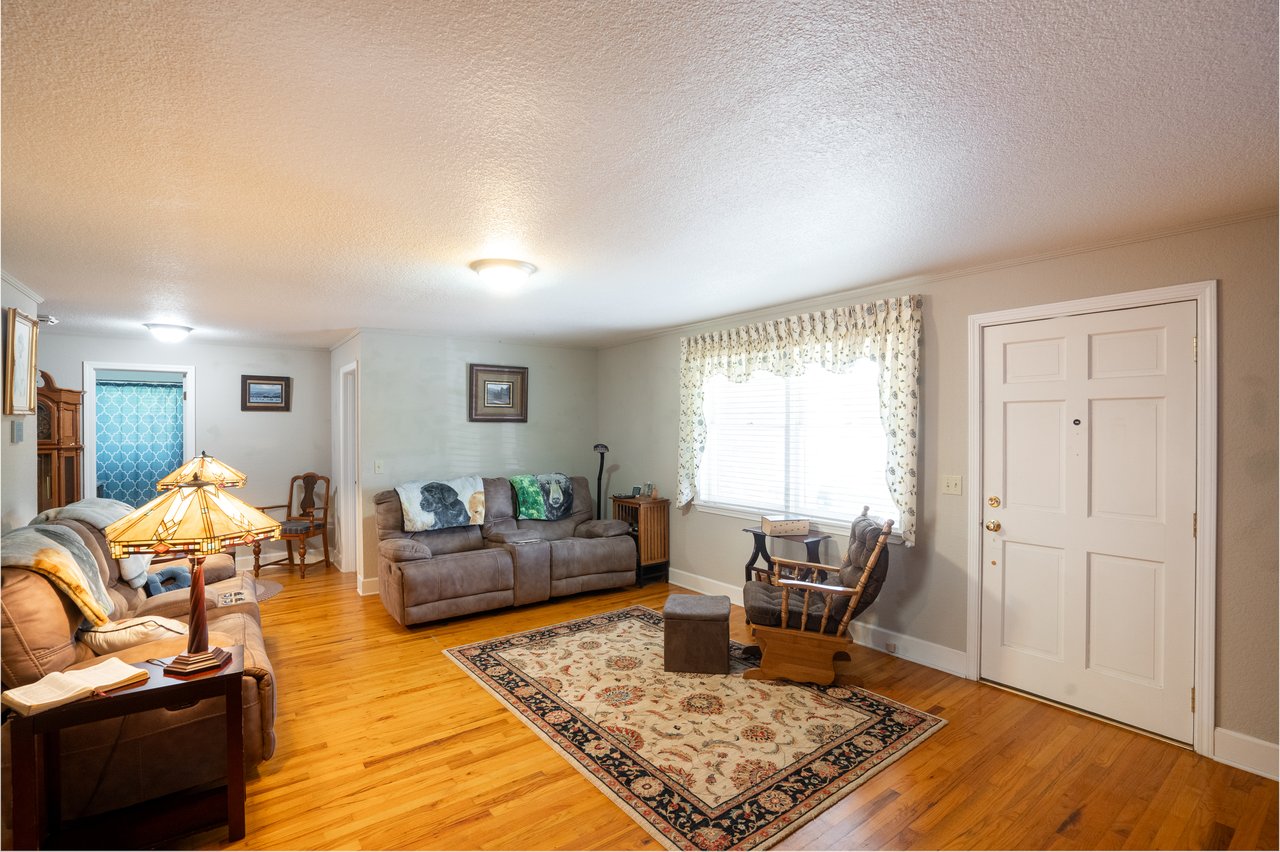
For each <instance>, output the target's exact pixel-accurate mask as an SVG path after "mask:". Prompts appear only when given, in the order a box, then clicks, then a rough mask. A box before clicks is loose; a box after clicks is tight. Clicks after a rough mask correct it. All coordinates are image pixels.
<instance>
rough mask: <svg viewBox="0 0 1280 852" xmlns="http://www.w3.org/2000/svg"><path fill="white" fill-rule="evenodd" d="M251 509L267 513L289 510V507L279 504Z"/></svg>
mask: <svg viewBox="0 0 1280 852" xmlns="http://www.w3.org/2000/svg"><path fill="white" fill-rule="evenodd" d="M253 508H255V509H257V510H258V511H259V512H265V511H267V510H268V509H287V508H289V507H288V506H287V505H285V504H284V503H280V504H278V505H275V506H254V507H253Z"/></svg>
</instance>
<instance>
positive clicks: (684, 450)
mask: <svg viewBox="0 0 1280 852" xmlns="http://www.w3.org/2000/svg"><path fill="white" fill-rule="evenodd" d="M923 301H924V300H923V298H922V297H921V296H901V297H899V298H895V299H881V300H879V301H876V302H868V303H867V304H863V305H852V306H849V307H839V308H831V309H829V310H825V311H819V312H816V313H811V314H800V315H798V316H791V317H786V318H783V319H777V320H771V321H769V322H760V323H753V324H751V325H743V326H739V327H737V328H732V329H728V330H725V331H714V332H710V333H708V334H702V335H698V336H696V337H685V338H681V340H680V446H679V459H678V463H677V479H678V481H677V494H676V502H677V503H678V504H679V505H687V504H688V503H690V502H692V501H693V499H694V498H695V497H697V489H698V485H697V483H698V465H699V464H700V463H701V460H702V451H703V449H704V448H705V447H706V443H707V424H706V420H705V419H704V417H703V402H702V399H703V385H704V384H705V382H706V381H707V380H708V379H710V378H711V377H713V376H725V377H726V378H728V379H729V381H731V382H745V381H747V380H748V379H749V378H751V374H752V373H755V372H764V373H772V374H773V375H776V376H783V377H787V376H798V375H801V374H802V373H804V371H805V370H806V369H808V367H809V365H810V364H817V365H820V366H821V367H823V368H824V369H826V370H828V371H830V372H833V373H843V372H847V371H849V370H851V369H853V365H854V362H856V361H858V360H859V359H862V358H870V359H872V360H874V361H875V362H876V364H877V365H878V367H879V388H880V421H881V423H882V424H883V425H884V431H885V434H886V435H887V436H888V438H889V461H888V466H887V468H886V470H885V481H886V482H887V483H888V486H889V493H890V494H891V495H893V499H894V502H895V503H896V504H897V506H898V510H899V511H900V512H901V514H902V517H901V520H900V523H899V525H898V532H899V534H900V535H901V536H902V538H903V541H905V542H906V543H907V545H908V546H910V545H913V544H915V530H916V452H917V436H916V429H917V425H918V423H919V411H920V394H919V381H920V318H921V308H922V304H923Z"/></svg>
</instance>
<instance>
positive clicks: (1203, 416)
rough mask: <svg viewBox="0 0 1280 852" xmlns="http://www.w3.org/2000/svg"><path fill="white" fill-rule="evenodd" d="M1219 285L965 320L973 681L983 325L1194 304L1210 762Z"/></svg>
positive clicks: (1202, 713) (1203, 712)
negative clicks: (967, 366) (1190, 302)
mask: <svg viewBox="0 0 1280 852" xmlns="http://www.w3.org/2000/svg"><path fill="white" fill-rule="evenodd" d="M1217 296H1218V282H1217V281H1216V280H1214V281H1200V282H1195V283H1191V284H1181V285H1176V286H1173V287H1160V288H1156V289H1152V290H1139V291H1135V292H1131V293H1117V294H1114V295H1109V296H1098V297H1094V298H1089V299H1077V300H1073V301H1068V302H1055V303H1053V304H1047V305H1033V306H1029V307H1025V308H1013V309H1010V310H1006V311H995V312H992V313H985V314H974V315H972V316H970V317H969V451H968V452H969V471H968V475H969V482H970V487H969V500H968V509H969V511H968V524H969V535H968V592H969V594H968V606H967V612H968V621H967V626H968V630H967V636H966V642H965V658H966V675H967V676H968V677H969V678H970V679H971V680H977V679H978V678H979V673H980V668H979V664H980V657H979V654H980V650H981V647H982V542H983V538H982V517H983V512H984V508H985V507H984V505H983V502H982V495H983V492H982V489H981V488H980V483H981V482H982V348H983V347H982V340H983V330H984V329H985V328H987V327H988V326H996V325H1006V324H1009V323H1016V322H1026V321H1029V320H1042V319H1053V318H1055V317H1063V316H1074V315H1078V314H1091V313H1100V312H1104V311H1114V310H1123V309H1126V308H1137V307H1146V306H1148V305H1162V304H1168V303H1170V302H1186V301H1194V302H1196V339H1197V362H1196V517H1197V518H1198V524H1197V535H1196V592H1195V613H1196V615H1195V628H1194V629H1195V651H1194V655H1195V659H1194V665H1195V679H1194V683H1195V695H1196V701H1195V719H1194V721H1193V723H1192V747H1193V748H1194V749H1195V750H1196V752H1197V753H1199V754H1204V755H1209V756H1212V754H1213V739H1214V737H1213V734H1214V725H1215V719H1214V709H1215V707H1214V703H1215V702H1214V699H1215V691H1214V684H1215V681H1214V644H1215V626H1216V625H1215V618H1214V613H1215V608H1216V598H1217V595H1216V589H1217V585H1216V577H1217V534H1218V521H1217V519H1218V507H1217V502H1218V501H1217V495H1218V344H1217V337H1216V330H1217Z"/></svg>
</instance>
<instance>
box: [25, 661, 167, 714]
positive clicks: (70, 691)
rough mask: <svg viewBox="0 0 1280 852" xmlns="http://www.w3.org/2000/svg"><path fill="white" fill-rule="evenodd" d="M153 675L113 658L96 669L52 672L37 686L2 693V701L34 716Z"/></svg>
mask: <svg viewBox="0 0 1280 852" xmlns="http://www.w3.org/2000/svg"><path fill="white" fill-rule="evenodd" d="M150 676H151V675H150V674H148V673H147V670H146V669H140V668H138V667H136V666H131V665H129V664H128V663H126V662H122V661H121V660H119V659H117V658H115V657H111V658H110V659H106V660H103V661H102V662H100V663H98V664H97V665H95V666H89V667H88V668H84V669H75V670H74V671H66V672H50V673H49V674H47V675H45V676H44V677H42V678H40V679H39V680H38V681H36V682H35V683H29V684H27V685H26V686H18V687H14V688H13V689H6V690H5V691H4V693H3V694H0V701H3V702H4V703H5V704H6V705H7V706H9V707H12V708H13V709H15V710H17V711H18V712H19V713H21V714H22V715H24V716H30V715H31V714H32V713H39V712H40V711H41V710H50V709H52V708H54V707H61V706H62V705H63V704H69V703H71V702H72V701H78V700H80V699H81V698H84V697H86V696H89V695H92V694H93V693H95V692H106V691H107V690H110V689H119V688H120V687H122V686H128V685H129V684H132V683H139V682H141V681H144V680H146V679H147V678H149V677H150Z"/></svg>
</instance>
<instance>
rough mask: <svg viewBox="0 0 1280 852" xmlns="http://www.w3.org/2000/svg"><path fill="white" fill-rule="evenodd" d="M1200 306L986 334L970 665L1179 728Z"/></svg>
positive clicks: (1189, 660)
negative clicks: (979, 544)
mask: <svg viewBox="0 0 1280 852" xmlns="http://www.w3.org/2000/svg"><path fill="white" fill-rule="evenodd" d="M1195 323H1196V307H1195V303H1194V302H1182V303H1176V304H1170V305H1158V306H1153V307H1147V308H1138V309H1130V310H1117V311H1109V312H1102V313H1095V314H1084V315H1079V316H1070V317H1061V318H1057V319H1050V320H1038V321H1033V322H1025V323H1013V324H1009V325H1005V326H992V327H987V328H986V329H985V330H984V332H983V373H982V381H983V391H982V393H983V397H982V411H983V417H982V430H983V431H982V452H983V483H982V488H983V492H984V493H983V498H984V500H985V499H986V498H987V497H994V498H998V500H999V505H997V506H991V507H989V508H987V509H986V511H985V517H984V519H983V520H984V521H986V522H998V523H999V528H998V529H997V530H994V531H983V541H984V546H983V562H982V564H983V584H982V603H981V607H982V630H981V633H982V645H981V650H980V653H981V666H980V671H981V675H982V676H983V677H984V678H987V679H989V680H994V681H998V682H1001V683H1006V684H1008V685H1010V686H1014V687H1017V688H1020V689H1024V690H1026V691H1029V692H1033V693H1036V694H1040V695H1043V696H1045V697H1047V698H1051V699H1054V700H1056V701H1060V702H1063V703H1066V704H1070V705H1073V706H1076V707H1080V708H1081V709H1084V710H1089V711H1091V712H1094V713H1098V714H1100V715H1104V716H1108V717H1111V718H1115V719H1117V720H1120V721H1123V722H1126V723H1128V724H1131V725H1135V726H1137V727H1141V728H1145V729H1147V730H1151V731H1154V732H1156V733H1160V734H1163V735H1165V736H1168V737H1172V738H1175V739H1178V740H1182V741H1185V742H1190V741H1191V723H1192V715H1191V704H1190V693H1191V685H1192V682H1193V674H1194V665H1193V640H1192V633H1193V623H1194V612H1195V609H1194V607H1195V541H1194V538H1193V533H1192V530H1193V515H1194V511H1195V469H1196V464H1195V462H1196V459H1195V451H1196V433H1195V423H1196V366H1195V359H1194V336H1195Z"/></svg>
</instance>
